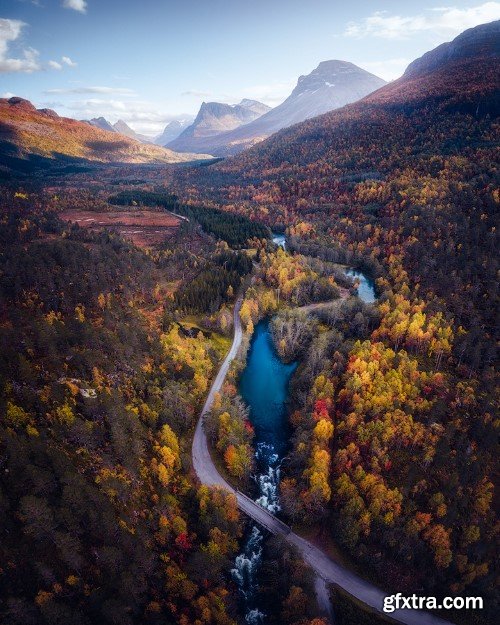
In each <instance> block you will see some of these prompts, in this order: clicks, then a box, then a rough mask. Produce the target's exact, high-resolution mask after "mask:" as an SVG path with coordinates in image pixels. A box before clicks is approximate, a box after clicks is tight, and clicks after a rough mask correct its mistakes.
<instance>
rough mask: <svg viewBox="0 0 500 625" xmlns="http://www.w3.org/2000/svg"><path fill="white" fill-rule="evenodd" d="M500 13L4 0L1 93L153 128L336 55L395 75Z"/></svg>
mask: <svg viewBox="0 0 500 625" xmlns="http://www.w3.org/2000/svg"><path fill="white" fill-rule="evenodd" d="M499 18H500V2H490V1H487V2H481V1H480V0H479V1H478V0H475V1H474V0H463V1H462V0H420V1H419V2H413V1H403V2H402V1H401V0H399V1H395V0H387V1H384V2H382V1H380V2H379V1H378V0H370V1H366V0H365V1H359V0H349V2H346V1H345V0H343V1H340V2H337V1H336V0H0V96H3V97H5V96H6V95H10V94H14V95H19V96H21V97H25V98H28V99H30V100H32V101H33V102H34V103H35V105H36V106H38V107H42V106H44V107H50V108H54V109H55V110H56V111H57V112H58V113H60V114H63V115H66V116H68V117H75V118H77V119H85V118H90V117H94V116H99V115H104V116H105V117H106V118H108V119H109V120H110V121H112V122H114V121H116V120H117V119H119V118H121V119H124V120H125V121H126V122H127V123H129V124H130V125H131V126H132V127H133V128H134V129H135V130H138V131H140V132H145V133H147V134H154V133H156V132H159V131H160V130H161V129H162V127H163V126H164V125H165V123H166V122H167V121H169V120H170V119H172V118H174V117H175V116H182V115H183V114H186V113H188V114H194V113H196V112H197V110H198V108H199V106H200V104H201V102H202V101H203V100H205V101H209V100H217V101H224V102H230V103H234V102H237V101H239V100H241V99H242V98H245V97H246V98H254V99H258V100H261V101H263V102H266V103H267V104H269V105H271V106H275V105H276V104H279V103H280V102H281V101H282V100H284V99H285V98H286V96H287V95H288V94H289V93H290V91H291V90H292V88H293V87H294V85H295V83H296V81H297V78H298V76H300V75H301V74H307V73H309V72H310V71H312V70H313V69H314V68H315V67H316V66H317V65H318V63H319V62H321V61H324V60H327V59H343V60H347V61H352V62H354V63H356V64H358V65H360V66H361V67H364V68H365V69H367V70H369V71H372V72H373V73H375V74H377V75H379V76H381V77H383V78H385V79H387V80H390V79H394V78H396V77H398V76H399V75H401V74H402V72H403V71H404V69H405V67H406V65H407V64H408V63H409V62H410V61H412V60H413V59H414V58H416V57H418V56H420V55H421V54H422V53H423V52H425V51H427V50H429V49H431V48H433V47H435V46H436V45H438V44H439V43H442V42H443V41H448V40H450V39H452V38H453V37H455V36H456V35H457V34H458V33H460V32H461V31H462V30H464V29H465V28H468V27H471V26H475V25H477V24H479V23H483V22H487V21H491V20H493V19H499Z"/></svg>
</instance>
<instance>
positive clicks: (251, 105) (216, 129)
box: [168, 99, 271, 152]
mask: <svg viewBox="0 0 500 625" xmlns="http://www.w3.org/2000/svg"><path fill="white" fill-rule="evenodd" d="M270 110H271V109H270V107H269V106H266V105H265V104H262V103H261V102H257V101H255V100H248V99H244V100H242V101H241V102H240V103H239V104H224V103H222V102H203V104H202V105H201V108H200V110H199V112H198V115H197V116H196V119H195V120H194V122H193V123H192V124H191V125H190V126H189V127H188V128H186V129H185V130H184V131H183V132H182V133H181V134H180V135H179V136H178V137H177V138H176V139H174V140H173V141H171V142H170V143H168V147H169V148H171V149H172V150H177V151H179V152H187V151H191V152H192V151H196V152H198V151H200V152H202V151H203V149H202V148H201V145H203V144H205V143H207V144H210V141H208V142H207V141H206V140H207V139H209V138H211V137H215V136H217V135H219V134H221V133H224V132H227V131H230V130H234V129H235V128H238V127H240V126H242V125H244V124H248V123H250V122H252V121H254V120H255V119H257V118H259V117H261V116H262V115H264V114H265V113H267V112H268V111H270Z"/></svg>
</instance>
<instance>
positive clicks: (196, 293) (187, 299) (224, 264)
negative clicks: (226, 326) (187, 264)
mask: <svg viewBox="0 0 500 625" xmlns="http://www.w3.org/2000/svg"><path fill="white" fill-rule="evenodd" d="M251 270H252V260H251V258H250V257H249V256H247V255H246V254H245V253H242V252H232V251H229V250H227V251H223V252H221V253H219V254H217V255H216V256H214V257H213V259H212V260H211V261H209V262H207V263H206V266H205V267H204V268H203V269H202V270H201V271H200V272H199V273H198V275H196V276H195V277H194V278H193V279H192V280H190V281H187V282H184V283H183V284H182V285H181V286H180V287H179V289H178V290H177V291H176V292H175V294H174V297H173V300H172V303H171V305H170V306H169V307H170V308H171V309H173V310H176V311H178V312H180V313H184V314H185V313H214V312H216V311H217V310H219V308H220V307H221V306H222V305H223V304H225V303H227V302H230V301H231V300H232V299H233V298H234V296H235V294H236V292H237V290H238V289H239V287H240V284H241V280H242V278H243V277H244V276H246V275H247V274H248V273H250V271H251Z"/></svg>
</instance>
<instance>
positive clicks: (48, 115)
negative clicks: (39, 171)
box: [0, 98, 203, 171]
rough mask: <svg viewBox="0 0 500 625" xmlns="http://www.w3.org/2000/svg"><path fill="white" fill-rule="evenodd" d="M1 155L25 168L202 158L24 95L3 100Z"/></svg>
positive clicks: (5, 166)
mask: <svg viewBox="0 0 500 625" xmlns="http://www.w3.org/2000/svg"><path fill="white" fill-rule="evenodd" d="M0 156H1V160H2V166H3V169H13V170H20V171H30V170H31V169H34V168H36V167H45V166H49V165H54V164H57V163H66V164H67V163H70V162H73V163H74V162H78V161H79V162H84V161H91V162H100V163H119V162H123V163H179V162H186V161H190V160H195V159H200V158H203V157H202V155H196V156H193V155H190V154H176V153H175V152H173V151H172V150H168V149H164V148H160V147H157V146H153V145H145V144H142V143H139V142H138V141H134V140H133V139H130V138H128V137H125V136H124V135H120V134H118V133H117V132H108V131H105V130H101V129H100V128H96V127H94V126H93V125H91V124H89V123H87V122H80V121H76V120H74V119H68V118H65V117H59V115H57V113H55V112H54V111H51V110H49V109H43V110H37V109H36V108H35V107H34V106H33V105H32V104H31V103H30V102H28V101H27V100H23V99H21V98H10V99H0Z"/></svg>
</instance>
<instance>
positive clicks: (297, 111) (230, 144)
mask: <svg viewBox="0 0 500 625" xmlns="http://www.w3.org/2000/svg"><path fill="white" fill-rule="evenodd" d="M385 84H386V83H385V81H384V80H382V78H378V77H377V76H375V75H374V74H371V73H370V72H367V71H365V70H364V69H361V68H360V67H357V66H356V65H354V64H353V63H348V62H346V61H335V60H334V61H324V62H323V63H320V64H319V65H318V67H317V68H316V69H315V70H314V71H312V72H311V73H310V74H308V75H307V76H301V77H300V78H299V79H298V82H297V86H296V87H295V89H294V90H293V91H292V93H291V94H290V95H289V96H288V98H287V99H286V100H285V101H284V102H283V103H282V104H280V105H279V106H277V107H276V108H273V109H271V110H268V111H267V112H265V113H264V114H261V115H259V116H258V117H256V118H255V119H254V120H253V121H251V122H250V123H247V124H245V125H243V124H241V125H239V126H238V127H236V128H234V129H227V132H219V133H217V134H215V133H211V134H210V135H205V134H202V133H198V134H196V133H192V136H190V141H188V142H183V141H182V136H183V135H181V137H179V139H177V140H176V141H173V142H171V143H169V144H168V147H169V148H171V149H173V150H178V151H181V152H182V151H184V150H187V149H189V150H190V151H194V152H197V151H200V152H207V151H208V152H209V153H210V154H213V155H215V156H227V155H229V154H234V153H237V152H240V151H241V150H243V149H245V148H247V147H249V146H251V145H253V144H255V143H258V142H259V141H262V140H263V139H265V138H266V137H269V136H270V135H272V134H273V133H275V132H277V131H278V130H281V129H282V128H287V127H288V126H291V125H293V124H297V123H299V122H302V121H304V120H306V119H309V118H310V117H315V116H317V115H321V114H323V113H327V112H328V111H332V110H334V109H337V108H340V107H342V106H344V105H346V104H349V103H351V102H355V101H356V100H359V99H360V98H362V97H364V96H366V95H368V94H369V93H372V92H373V91H375V90H376V89H379V88H380V87H382V86H384V85H385ZM204 106H205V105H204ZM219 106H220V105H219ZM214 108H215V106H214ZM203 112H204V111H203V106H202V110H200V113H199V114H198V116H199V117H200V115H202V114H203ZM195 123H196V122H195ZM183 134H186V136H188V135H189V134H190V129H189V128H188V129H187V130H186V131H185V132H184V133H183Z"/></svg>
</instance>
